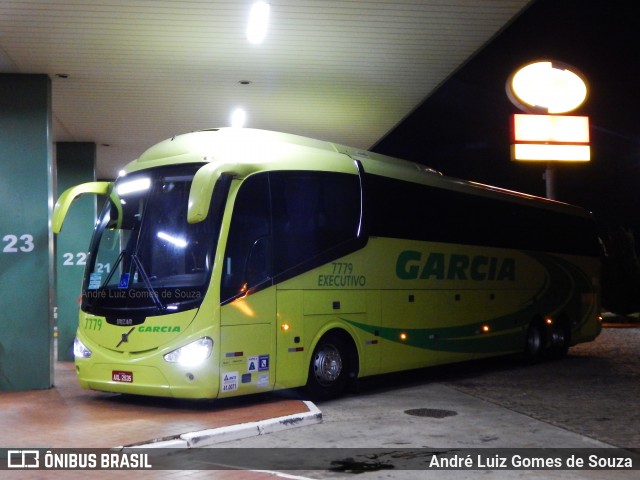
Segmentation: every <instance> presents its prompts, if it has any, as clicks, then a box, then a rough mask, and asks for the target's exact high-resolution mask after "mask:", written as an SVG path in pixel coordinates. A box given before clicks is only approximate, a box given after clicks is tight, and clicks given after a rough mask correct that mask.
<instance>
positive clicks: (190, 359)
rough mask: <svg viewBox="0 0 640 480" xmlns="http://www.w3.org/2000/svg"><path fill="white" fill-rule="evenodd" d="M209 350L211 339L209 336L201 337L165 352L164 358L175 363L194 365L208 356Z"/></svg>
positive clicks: (186, 365) (185, 365)
mask: <svg viewBox="0 0 640 480" xmlns="http://www.w3.org/2000/svg"><path fill="white" fill-rule="evenodd" d="M211 350H213V340H212V339H211V338H209V337H202V338H199V339H198V340H196V341H195V342H191V343H189V344H187V345H185V346H184V347H180V348H177V349H176V350H173V351H171V352H169V353H167V354H166V355H165V356H164V359H165V361H167V362H169V363H177V364H179V365H182V366H184V367H195V366H197V365H200V364H201V363H202V362H204V361H205V360H206V359H207V358H209V356H210V355H211Z"/></svg>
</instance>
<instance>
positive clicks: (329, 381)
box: [307, 332, 350, 400]
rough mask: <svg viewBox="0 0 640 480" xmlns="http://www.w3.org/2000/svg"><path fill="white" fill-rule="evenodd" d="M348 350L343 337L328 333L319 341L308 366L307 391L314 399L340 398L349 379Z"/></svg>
mask: <svg viewBox="0 0 640 480" xmlns="http://www.w3.org/2000/svg"><path fill="white" fill-rule="evenodd" d="M348 352H349V349H348V346H347V342H346V341H345V339H344V336H343V335H339V334H337V333H332V332H330V333H328V334H327V335H325V336H324V337H322V338H321V339H320V341H319V342H318V344H317V345H316V348H315V350H314V351H313V356H312V357H311V362H310V364H309V376H308V378H307V391H308V392H309V393H310V394H311V396H312V397H313V398H315V399H319V400H326V399H330V398H336V397H338V396H340V395H341V394H342V393H343V392H344V390H345V388H346V386H347V381H348V377H349V371H350V365H349V353H348Z"/></svg>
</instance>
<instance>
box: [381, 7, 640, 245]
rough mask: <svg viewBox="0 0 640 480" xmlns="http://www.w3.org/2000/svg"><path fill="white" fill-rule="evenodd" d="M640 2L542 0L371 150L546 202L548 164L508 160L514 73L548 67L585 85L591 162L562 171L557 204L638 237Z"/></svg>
mask: <svg viewBox="0 0 640 480" xmlns="http://www.w3.org/2000/svg"><path fill="white" fill-rule="evenodd" d="M638 13H639V8H638V4H637V2H636V1H635V0H613V1H612V0H538V1H537V2H535V3H534V4H533V5H531V6H530V7H529V8H528V9H527V10H526V11H525V12H524V13H523V14H522V15H521V16H519V17H518V18H516V19H515V20H514V21H513V22H512V23H511V24H510V25H509V26H508V27H507V28H506V29H505V30H503V32H502V33H501V34H500V35H498V36H497V37H496V38H495V39H494V40H493V41H492V42H491V43H490V44H488V45H487V46H486V47H485V48H484V49H482V50H481V51H480V52H479V53H478V54H477V55H475V56H474V57H473V58H472V59H471V60H470V61H469V62H467V63H466V64H465V65H464V66H463V67H461V68H460V69H459V70H458V71H457V72H456V73H455V74H454V75H453V76H452V77H450V78H449V79H448V80H447V81H446V82H445V83H444V84H443V85H442V86H441V87H440V88H439V89H438V90H437V91H436V92H435V93H434V94H432V95H430V96H429V97H428V98H427V99H426V100H425V101H424V102H423V104H422V105H420V106H419V107H418V108H417V109H416V110H415V111H414V112H413V113H412V114H410V115H409V116H408V117H407V118H406V119H405V120H404V121H403V122H402V123H401V124H400V125H398V127H397V128H396V129H394V130H393V131H392V132H390V133H389V134H388V135H387V136H386V137H385V138H383V139H382V140H381V141H380V142H379V143H378V144H377V145H375V146H374V147H373V150H374V151H376V152H379V153H384V154H387V155H392V156H396V157H400V158H405V159H408V160H413V161H416V162H420V163H423V164H426V165H429V166H431V167H433V168H436V169H437V170H440V171H442V172H443V173H444V174H445V175H450V176H454V177H460V178H464V179H468V180H473V181H477V182H482V183H487V184H491V185H496V186H499V187H503V188H508V189H513V190H518V191H522V192H526V193H530V194H534V195H540V196H544V195H545V183H544V180H543V178H542V174H543V172H544V170H545V166H544V165H540V164H537V165H533V164H524V163H516V162H512V161H511V160H510V156H509V155H510V150H509V145H510V126H509V125H510V123H509V118H510V115H511V114H514V113H522V112H520V111H519V110H518V109H517V108H516V107H515V106H513V105H512V104H511V102H510V101H509V99H508V98H507V96H506V93H505V83H506V80H507V78H508V77H509V75H510V74H512V73H513V72H514V71H515V70H517V69H518V68H519V67H521V66H523V65H524V64H526V63H529V62H531V61H535V60H542V59H552V60H557V61H560V62H564V63H567V64H569V65H572V66H574V67H576V68H577V69H578V70H580V71H581V72H582V73H583V74H584V76H585V77H586V79H587V81H588V84H589V94H588V97H587V100H586V102H585V103H584V104H583V105H582V106H581V107H579V108H578V109H577V110H576V111H574V112H572V113H571V114H574V115H588V116H589V117H590V126H591V132H590V135H591V157H592V160H591V162H590V163H588V164H584V163H580V164H575V165H560V166H559V168H558V173H557V183H556V196H557V199H558V200H560V201H564V202H569V203H573V204H576V205H580V206H583V207H585V208H587V209H589V210H591V211H592V212H593V213H594V214H595V216H596V219H597V220H598V222H599V224H600V225H601V227H602V228H603V229H605V230H607V229H612V228H614V229H615V228H617V227H618V226H620V225H623V226H626V227H631V228H632V229H633V230H634V232H635V234H636V238H639V239H640V25H639V21H640V17H639V16H638Z"/></svg>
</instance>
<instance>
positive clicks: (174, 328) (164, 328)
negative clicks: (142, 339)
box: [138, 325, 180, 333]
mask: <svg viewBox="0 0 640 480" xmlns="http://www.w3.org/2000/svg"><path fill="white" fill-rule="evenodd" d="M138 331H139V332H140V333H173V332H180V327H179V326H178V325H154V326H151V325H140V326H139V327H138Z"/></svg>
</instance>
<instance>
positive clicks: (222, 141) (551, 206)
mask: <svg viewBox="0 0 640 480" xmlns="http://www.w3.org/2000/svg"><path fill="white" fill-rule="evenodd" d="M344 155H346V156H347V157H350V158H351V159H353V160H357V161H359V162H361V164H362V165H363V168H364V170H365V172H367V173H372V174H376V175H382V176H386V177H390V178H396V179H399V180H405V181H409V182H413V183H422V184H427V185H431V186H434V187H437V188H444V189H449V190H456V191H459V192H464V193H469V194H472V195H480V196H485V197H491V198H498V199H501V200H504V201H511V202H515V203H522V204H528V205H532V204H533V205H535V206H538V207H540V208H544V209H548V210H554V211H560V212H564V213H569V214H573V215H579V216H589V215H590V214H589V213H588V212H587V211H585V210H584V209H582V208H580V207H576V206H574V205H569V204H566V203H562V202H558V201H554V200H549V199H546V198H542V197H537V196H534V195H529V194H525V193H521V192H515V191H512V190H507V189H503V188H499V187H493V186H490V185H484V184H481V183H477V182H473V181H468V180H462V179H458V178H453V177H447V176H444V175H443V174H442V173H440V172H438V171H437V170H434V169H432V168H429V167H427V166H425V165H422V164H419V163H415V162H411V161H408V160H402V159H399V158H394V157H390V156H387V155H381V154H378V153H375V152H370V151H367V150H363V149H358V148H354V147H349V146H346V145H340V144H337V143H332V142H328V141H323V140H316V139H313V138H308V137H304V136H300V135H293V134H289V133H281V132H274V131H269V130H259V129H249V128H230V127H227V128H215V129H208V130H200V131H197V132H191V133H186V134H182V135H178V136H175V137H172V138H170V139H167V140H164V141H162V142H160V143H158V144H156V145H154V146H152V147H151V148H149V149H147V150H146V151H145V152H144V153H143V154H142V155H141V156H140V157H139V158H138V159H136V160H134V161H133V162H131V163H129V164H128V165H127V166H126V167H125V172H133V171H137V170H142V169H146V168H150V167H156V166H163V165H174V164H178V163H202V162H215V161H219V160H220V159H224V160H222V161H223V163H241V164H242V163H249V164H252V165H254V166H255V171H264V170H272V169H277V170H281V169H295V168H297V167H301V168H303V169H305V170H312V169H319V170H326V169H327V168H330V167H328V166H327V158H331V157H334V158H335V157H342V156H344ZM301 159H304V160H303V162H304V163H302V160H301ZM329 163H332V164H335V163H333V162H329Z"/></svg>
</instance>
